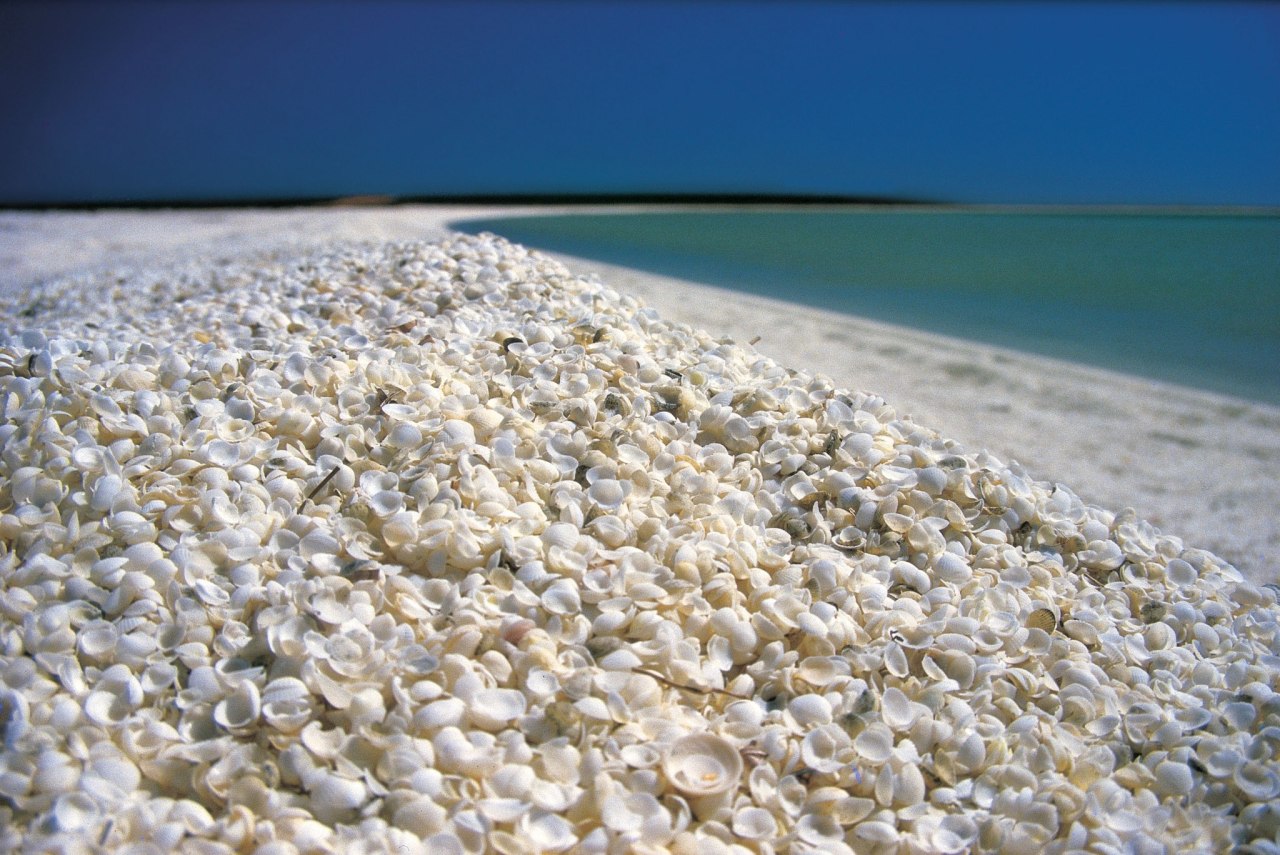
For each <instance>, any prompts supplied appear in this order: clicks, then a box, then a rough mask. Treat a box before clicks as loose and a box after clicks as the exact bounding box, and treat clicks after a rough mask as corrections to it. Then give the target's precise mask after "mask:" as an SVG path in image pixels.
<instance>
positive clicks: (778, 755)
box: [0, 235, 1280, 855]
mask: <svg viewBox="0 0 1280 855" xmlns="http://www.w3.org/2000/svg"><path fill="white" fill-rule="evenodd" d="M0 328H2V329H4V330H5V332H4V334H3V336H2V337H0V406H3V420H2V421H0V550H2V551H0V727H2V728H3V737H4V748H3V755H2V757H0V850H4V851H23V852H42V851H55V850H56V851H69V852H92V851H129V852H138V853H143V852H152V851H155V852H163V851H169V850H172V849H181V850H182V851H186V852H197V853H224V852H225V853H231V852H259V853H264V855H284V853H320V852H387V853H450V852H459V853H463V852H477V853H478V852H500V853H532V852H600V853H613V852H618V853H621V852H641V853H649V852H652V853H658V852H677V853H718V852H724V853H743V855H746V853H773V852H776V853H799V852H822V853H841V852H855V853H891V852H904V853H935V852H937V853H961V852H1011V853H1014V852H1027V853H1032V852H1049V853H1067V852H1144V853H1145V852H1171V851H1181V852H1188V853H1190V852H1218V851H1226V850H1230V849H1232V848H1233V847H1238V848H1239V850H1240V851H1254V852H1274V851H1280V845H1278V844H1277V839H1278V838H1277V835H1280V809H1278V808H1277V807H1276V805H1277V800H1278V799H1280V761H1278V760H1277V753H1280V694H1277V688H1280V687H1278V686H1277V681H1278V679H1280V678H1278V675H1280V623H1278V622H1277V621H1278V619H1280V609H1277V591H1276V588H1274V587H1272V586H1269V585H1259V584H1255V583H1254V582H1252V581H1250V580H1248V579H1246V578H1245V577H1244V576H1243V575H1242V574H1241V573H1240V572H1238V571H1237V570H1236V569H1235V568H1234V567H1233V566H1232V565H1230V564H1229V563H1227V562H1225V561H1223V560H1221V559H1219V558H1217V557H1216V556H1215V555H1214V554H1212V553H1210V552H1207V551H1204V550H1200V549H1196V548H1193V547H1192V546H1191V545H1189V544H1185V543H1183V541H1182V540H1180V539H1179V538H1177V537H1174V536H1171V535H1169V534H1164V533H1162V532H1160V531H1159V530H1157V529H1156V528H1155V527H1153V526H1152V525H1150V524H1148V523H1147V522H1144V521H1143V520H1142V519H1140V518H1139V517H1138V516H1137V515H1136V514H1135V513H1133V512H1113V511H1108V510H1105V509H1102V508H1098V507H1094V506H1091V505H1089V504H1086V503H1085V502H1083V501H1082V500H1081V499H1080V498H1079V497H1077V496H1076V495H1075V494H1074V493H1073V492H1072V491H1071V490H1069V489H1068V488H1067V487H1064V486H1062V485H1060V484H1053V483H1049V482H1043V481H1038V480H1036V479H1035V478H1033V477H1032V476H1031V475H1030V474H1028V473H1027V472H1025V471H1024V470H1022V469H1021V468H1020V467H1019V466H1017V465H1015V464H1011V463H1005V462H1003V461H1002V460H1001V459H999V458H997V457H995V456H994V455H992V454H989V453H986V452H984V451H982V450H980V449H970V448H966V447H963V446H961V445H960V444H959V443H957V442H955V441H953V440H950V439H948V438H947V437H945V436H942V435H940V434H939V433H938V432H936V431H934V430H932V429H930V428H929V427H928V426H925V425H921V424H917V423H915V422H914V421H913V420H912V419H910V418H907V417H905V416H901V415H899V414H898V413H897V412H896V411H895V409H894V408H893V406H892V405H891V403H890V402H887V401H886V400H884V399H882V398H881V397H879V396H877V395H875V394H872V393H868V392H860V391H852V390H846V389H841V388H837V387H836V385H835V384H834V383H833V382H832V381H830V380H829V379H827V378H825V377H823V376H821V375H815V374H810V373H807V372H803V371H797V370H793V369H790V368H788V367H786V366H784V365H781V364H779V363H778V362H776V361H774V360H772V359H769V358H767V357H765V356H763V355H761V354H760V353H758V352H757V351H756V350H755V349H754V348H753V347H751V346H750V345H748V344H745V343H735V342H734V341H730V340H728V339H722V338H713V337H712V336H710V335H708V334H706V333H704V332H701V331H699V330H697V329H695V328H693V327H690V326H687V325H684V324H679V323H672V322H668V321H665V320H663V319H662V318H661V317H660V316H659V315H658V314H657V313H656V312H655V311H653V310H651V309H647V308H645V307H644V306H643V305H642V304H641V303H640V302H639V301H638V300H637V299H635V298H633V297H630V296H627V295H625V294H620V293H618V292H617V291H614V290H612V289H610V288H609V287H608V286H607V283H601V282H600V281H599V280H598V279H595V278H583V277H580V276H577V275H574V274H573V273H571V272H570V271H569V270H568V269H566V268H565V267H564V266H563V265H561V264H560V263H558V262H556V261H553V260H551V259H549V258H547V257H545V256H541V255H539V254H537V253H531V252H528V251H526V250H524V249H522V248H521V247H519V246H516V245H513V244H509V243H507V242H506V241H504V240H502V239H501V238H497V237H494V236H490V235H484V236H480V237H460V236H454V237H450V238H447V239H445V240H442V241H439V242H434V243H428V242H391V243H381V244H377V245H374V244H362V245H350V246H346V247H340V248H335V249H329V250H325V251H316V252H314V253H312V254H310V255H307V256H305V257H298V256H296V255H294V256H290V257H288V258H287V259H284V258H281V257H279V256H272V255H267V254H264V255H260V256H256V257H250V258H245V259H243V260H240V261H235V262H228V263H227V264H223V265H220V266H219V267H218V268H217V269H216V271H213V272H211V271H210V269H209V268H208V267H207V266H205V267H201V266H199V265H183V264H176V263H175V264H173V265H170V266H168V267H158V268H153V269H148V270H142V271H135V272H134V273H132V274H130V275H128V276H120V277H115V276H113V277H104V276H95V275H90V274H85V275H82V276H78V277H69V278H64V279H60V280H56V281H54V282H51V283H49V284H46V285H43V286H40V287H39V288H36V289H34V290H32V291H31V292H30V293H28V294H25V295H24V296H23V297H22V298H20V299H18V300H16V301H14V302H13V303H12V304H11V305H10V306H8V307H7V308H6V309H5V310H4V314H3V315H0Z"/></svg>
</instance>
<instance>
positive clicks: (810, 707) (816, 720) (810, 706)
mask: <svg viewBox="0 0 1280 855" xmlns="http://www.w3.org/2000/svg"><path fill="white" fill-rule="evenodd" d="M787 713H788V714H789V715H790V716H791V718H793V719H794V720H795V722H796V724H798V725H799V726H800V727H802V728H810V727H813V726H815V725H820V724H829V723H830V722H831V715H832V709H831V702H830V701H828V700H827V699H826V698H824V697H823V696H822V695H812V694H810V695H800V696H799V697H795V698H792V699H791V701H790V703H788V704H787Z"/></svg>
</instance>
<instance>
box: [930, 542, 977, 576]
mask: <svg viewBox="0 0 1280 855" xmlns="http://www.w3.org/2000/svg"><path fill="white" fill-rule="evenodd" d="M933 573H934V575H935V576H937V577H938V579H939V580H940V581H943V582H947V583H949V584H952V585H963V584H964V583H965V582H968V581H969V580H970V579H972V578H973V569H972V568H970V566H969V563H968V562H967V561H965V560H964V559H963V558H961V557H960V556H959V555H956V554H955V553H954V552H948V551H946V550H943V551H942V552H939V553H938V554H937V555H936V556H934V559H933Z"/></svg>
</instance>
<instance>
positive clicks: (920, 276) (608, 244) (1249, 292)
mask: <svg viewBox="0 0 1280 855" xmlns="http://www.w3.org/2000/svg"><path fill="white" fill-rule="evenodd" d="M454 226H455V227H457V228H460V229H461V230H463V231H468V232H480V231H491V232H494V233H496V234H500V235H502V236H504V237H507V238H509V239H511V240H514V241H517V242H519V243H523V244H526V245H528V246H531V247H536V248H540V249H548V250H554V251H560V252H565V253H569V254H573V255H579V256H585V257H588V258H594V259H598V260H600V261H606V262H611V263H615V264H621V265H625V266H628V267H635V268H638V269H642V270H648V271H652V272H655V273H662V274H667V275H671V276H677V277H681V278H686V279H693V280H696V281H702V282H707V283H711V284H714V285H720V286H725V287H729V288H733V289H736V290H739V291H743V292H748V293H753V294H762V295H766V296H770V297H776V298H780V299H784V300H790V301H793V302H797V303H805V304H808V305H812V306H817V307H820V308H823V309H827V310H831V311H837V312H847V313H850V314H856V315H861V316H864V317H868V318H874V319H877V320H882V321H887V322H890V323H895V324H902V325H906V326H911V327H916V328H919V329H924V330H929V331H932V332H937V333H942V334H945V335H951V336H956V337H960V338H966V339H971V340H973V341H978V342H985V343H989V344H994V345H999V346H1003V347H1010V348H1015V349H1019V350H1024V351H1030V352H1034V353H1040V354H1045V355H1048V356H1054V357H1059V358H1063V359H1069V360H1073V361H1077V362H1085V363H1089V364H1093V365H1098V366H1102V367H1105V368H1111V369H1115V370H1119V371H1124V372H1127V373H1130V374H1139V375H1144V376H1148V377H1153V378H1156V379H1160V380H1167V381H1171V382H1175V383H1181V384H1184V385H1190V386H1197V387H1200V388H1204V389H1210V390H1213V391H1217V392H1223V393H1227V394H1230V395H1235V396H1237V397H1242V398H1249V399H1253V400H1259V401H1265V402H1269V403H1272V404H1280V216H1273V215H1259V214H1238V215H1231V214H1221V215H1220V214H1182V213H1169V214H1146V213H1101V214H1099V213H1025V212H994V213H993V212H966V211H944V210H896V211H884V212H881V211H856V212H851V211H840V212H830V211H827V212H810V211H789V212H758V211H743V212H732V213H701V212H699V213H692V212H689V213H635V214H590V215H576V214H570V215H560V216H534V217H511V218H500V219H484V220H468V221H465V222H461V223H455V224H454Z"/></svg>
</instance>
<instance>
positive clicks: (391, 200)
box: [0, 193, 1280, 217]
mask: <svg viewBox="0 0 1280 855" xmlns="http://www.w3.org/2000/svg"><path fill="white" fill-rule="evenodd" d="M414 205H431V206H440V207H455V206H456V207H475V206H484V207H490V206H492V207H531V206H536V207H544V206H563V207H570V208H579V207H584V208H585V207H595V208H598V207H602V206H607V207H616V208H618V209H619V210H620V211H621V210H624V209H634V208H637V207H649V206H657V207H662V208H665V209H670V208H671V207H673V206H675V207H682V208H683V207H688V208H707V207H713V208H721V207H724V208H732V209H742V208H750V209H762V208H764V209H771V208H824V207H826V208H832V207H835V208H875V209H877V210H884V209H899V210H914V211H955V212H975V213H1011V214H1029V213H1041V214H1146V215H1151V214H1177V215H1191V216H1194V215H1210V216H1222V215H1231V216H1262V217H1274V216H1280V205H1275V206H1268V205H1178V204H1099V203H1080V204H1058V203H1036V204H1028V203H1011V204H1005V203H987V202H955V201H947V200H939V199H912V198H906V197H893V196H859V195H840V194H805V193H546V194H536V193H531V194H472V195H444V196H389V195H380V194H366V195H358V196H340V197H328V196H326V197H286V198H275V199H238V198H237V199H194V200H192V199H159V200H153V199H124V200H106V201H90V202H32V201H25V202H8V203H0V210H7V211H62V212H76V211H121V210H144V211H146V210H208V209H228V208H235V209H244V208H258V209H284V208H368V207H402V206H414Z"/></svg>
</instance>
